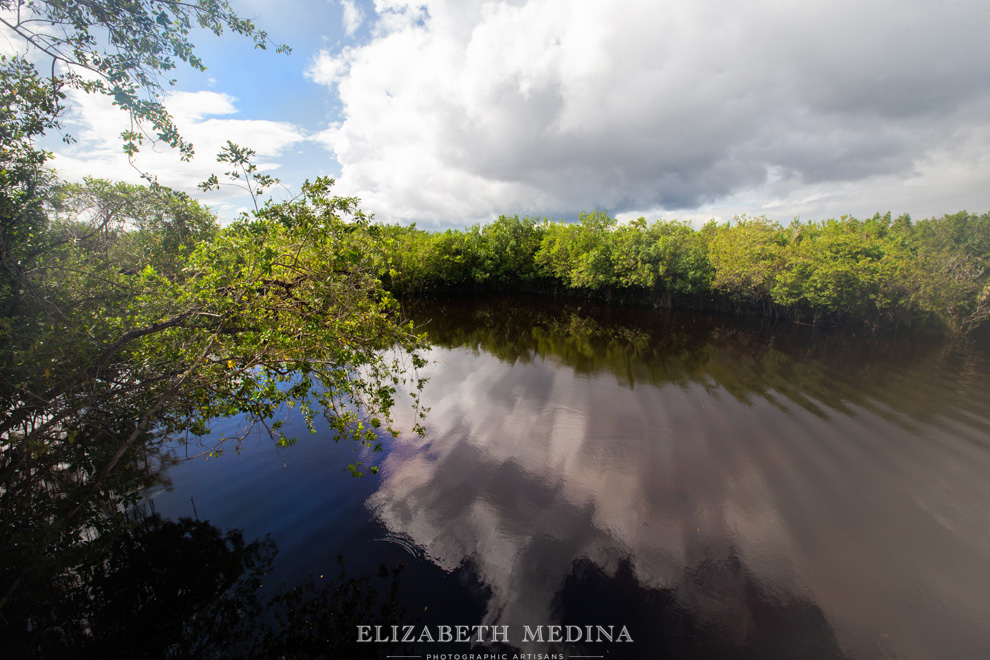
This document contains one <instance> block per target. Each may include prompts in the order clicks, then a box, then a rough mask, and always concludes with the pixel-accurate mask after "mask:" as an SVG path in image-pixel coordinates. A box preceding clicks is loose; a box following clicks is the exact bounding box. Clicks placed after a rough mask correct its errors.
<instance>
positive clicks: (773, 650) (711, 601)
mask: <svg viewBox="0 0 990 660" xmlns="http://www.w3.org/2000/svg"><path fill="white" fill-rule="evenodd" d="M554 605H555V610H556V613H557V616H559V617H560V622H561V624H562V625H564V626H569V625H570V626H578V627H580V628H584V627H585V626H589V625H590V626H595V625H603V626H608V625H613V626H615V628H616V629H618V628H619V627H620V626H626V627H627V628H628V629H629V631H630V634H631V635H633V637H634V639H635V649H636V651H635V652H631V653H628V655H627V651H626V649H623V656H624V657H629V658H634V657H635V658H652V659H656V660H661V659H664V658H734V659H739V660H745V659H747V658H752V659H753V660H768V659H771V658H804V659H807V660H825V659H832V658H842V657H843V654H842V652H841V651H840V650H839V647H838V644H837V643H836V641H835V636H834V634H833V632H832V629H831V627H830V626H829V624H828V621H827V619H826V617H825V614H824V613H823V612H822V610H821V608H820V607H818V605H817V604H815V603H814V602H813V601H810V600H808V599H806V598H802V597H800V596H797V595H794V594H789V593H780V592H779V591H772V590H770V589H769V588H768V587H767V586H766V585H765V584H763V583H761V581H760V580H759V578H758V577H757V576H756V575H754V574H753V572H752V571H750V570H749V569H748V568H747V567H746V565H745V564H744V563H743V561H742V559H741V558H740V556H739V555H738V554H737V553H735V552H732V553H730V554H729V556H727V557H724V558H719V559H716V558H714V557H708V558H706V559H704V560H702V561H701V562H699V563H698V564H696V565H694V566H692V567H690V568H688V569H687V570H685V571H684V573H683V574H682V575H681V577H680V579H679V580H677V581H676V582H675V583H674V585H673V586H672V587H670V588H662V589H649V588H644V587H642V586H641V585H640V584H639V582H638V580H637V579H636V576H635V574H634V570H633V567H632V565H631V564H630V562H628V561H624V562H622V563H621V564H620V565H619V567H618V570H616V572H615V574H614V575H608V574H607V573H605V572H604V571H603V570H602V569H601V568H600V567H598V566H597V565H596V564H595V563H594V562H592V561H590V560H588V559H581V560H578V561H575V563H574V571H573V572H572V573H571V575H570V576H568V578H567V579H566V580H565V582H564V585H563V588H562V589H561V590H560V592H558V594H557V595H556V597H555V599H554ZM578 648H579V649H581V651H582V652H585V653H588V654H593V653H601V652H602V650H601V649H602V646H596V645H594V644H591V645H583V646H578V647H571V648H570V649H569V650H570V651H571V654H572V655H577V654H578V652H579V651H577V650H576V649H578ZM596 649H597V650H596Z"/></svg>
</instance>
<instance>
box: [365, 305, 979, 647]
mask: <svg viewBox="0 0 990 660" xmlns="http://www.w3.org/2000/svg"><path fill="white" fill-rule="evenodd" d="M414 313H415V314H416V315H417V316H419V317H421V318H428V319H430V320H431V322H430V324H429V325H428V326H427V330H428V332H429V334H430V337H431V339H432V340H433V341H434V343H435V344H436V345H437V348H436V349H435V350H434V352H433V355H432V357H433V359H434V360H435V363H434V364H433V365H432V366H431V367H429V368H428V370H427V373H425V374H424V375H426V376H428V377H429V378H430V382H429V385H428V386H427V390H426V392H425V395H424V402H425V403H426V404H427V405H429V406H431V412H430V415H429V419H428V423H429V425H430V435H429V439H428V441H427V442H426V443H425V444H424V443H423V442H422V441H419V440H418V439H417V440H412V439H409V440H402V441H400V442H399V444H398V445H397V447H396V448H395V449H393V451H392V452H391V454H390V455H389V456H388V457H387V458H386V460H385V462H384V472H385V476H384V478H383V480H382V482H381V487H380V488H379V489H378V490H377V491H376V492H375V493H374V494H372V495H371V496H370V497H369V498H368V500H367V504H368V506H369V507H370V508H371V509H372V510H373V512H374V514H375V515H376V516H377V517H378V518H379V519H380V520H381V521H382V523H383V524H384V525H385V526H386V527H387V529H388V530H389V533H390V534H391V535H393V536H395V537H399V538H402V539H405V542H407V543H410V544H413V545H414V546H416V547H418V548H421V549H422V552H424V553H425V555H426V556H427V557H428V558H429V559H430V560H431V561H432V562H434V563H435V564H437V565H438V566H440V567H442V568H444V569H445V570H447V571H457V570H458V569H459V568H461V567H464V566H470V567H471V572H472V573H473V577H474V579H476V580H477V582H478V583H479V585H480V588H481V590H482V591H483V593H484V594H485V595H486V599H487V601H486V609H485V614H484V621H483V623H485V624H499V625H509V626H512V627H514V628H519V629H521V627H522V626H523V625H535V624H541V623H560V622H566V621H569V620H577V619H576V618H582V619H584V620H588V619H589V617H590V619H592V620H589V621H588V622H589V623H598V621H594V620H593V619H594V617H595V616H606V615H608V616H610V617H612V618H614V617H615V615H616V613H617V612H621V611H623V610H622V607H623V605H622V604H623V603H625V602H628V601H636V602H638V603H641V605H637V607H636V609H635V610H630V612H629V616H630V617H633V618H635V627H636V629H633V628H630V631H631V633H632V635H633V637H634V638H637V644H636V649H637V650H636V651H635V653H636V654H639V655H636V656H635V657H656V656H657V655H658V654H660V653H665V654H670V655H671V656H674V657H677V656H681V657H683V656H685V655H691V654H690V653H688V650H690V649H698V648H701V649H707V650H706V651H705V653H706V654H710V655H719V654H723V655H725V656H728V657H744V656H748V655H752V656H753V657H787V656H788V655H789V654H792V653H793V654H795V656H796V657H837V656H840V655H845V656H848V657H856V658H860V657H863V658H869V657H890V656H893V657H900V658H929V657H977V656H984V655H987V654H988V653H990V630H988V629H986V627H985V626H984V625H983V622H984V621H986V620H987V618H988V617H990V571H988V570H987V566H988V565H990V562H988V560H990V485H988V482H987V480H986V478H985V476H986V475H987V474H990V453H988V444H990V419H988V417H990V368H988V366H990V364H988V360H987V357H986V355H985V354H984V353H981V352H980V351H978V350H974V349H965V348H953V347H945V346H941V347H939V346H924V345H918V344H910V343H905V342H885V343H872V342H869V343H868V342H863V341H858V340H856V339H853V338H833V339H831V340H829V341H824V342H820V341H819V338H818V337H817V336H815V335H814V334H813V333H810V332H804V331H803V330H792V329H791V328H787V329H786V331H782V330H780V329H779V328H778V329H774V328H770V329H755V330H752V331H750V330H745V329H738V328H739V326H738V325H737V324H736V325H732V326H725V325H719V324H711V323H706V322H703V321H698V320H690V319H681V318H680V317H676V316H651V315H649V314H647V313H643V312H602V313H599V312H596V311H595V310H588V309H584V310H577V309H570V310H568V309H559V310H555V311H547V310H546V309H545V307H544V308H543V309H541V308H540V307H539V306H538V305H537V306H526V305H523V304H521V303H519V302H518V301H514V302H512V303H511V304H506V303H503V302H499V301H495V302H491V303H487V304H483V305H480V306H474V307H470V306H463V307H462V306H458V305H455V304H448V305H446V306H442V305H441V306H435V307H433V308H430V309H422V310H414ZM410 423H411V422H410ZM593 600H598V601H601V603H602V605H601V608H600V610H601V611H600V612H598V611H596V610H595V609H594V608H593V607H592V606H591V605H588V603H589V602H591V601H593ZM618 623H629V624H632V623H634V622H632V621H628V622H626V621H622V622H618ZM639 640H646V641H644V642H642V643H640V642H639ZM662 640H668V642H669V643H667V645H666V646H663V645H662V644H661V641H662ZM669 640H674V641H672V642H671V641H669ZM685 645H686V646H685ZM534 650H535V649H534ZM626 651H627V650H626V649H623V653H626ZM761 654H762V655H761ZM629 657H633V656H631V655H630V656H629Z"/></svg>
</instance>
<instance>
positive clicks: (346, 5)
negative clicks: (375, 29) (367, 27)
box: [340, 0, 364, 37]
mask: <svg viewBox="0 0 990 660" xmlns="http://www.w3.org/2000/svg"><path fill="white" fill-rule="evenodd" d="M340 4H341V7H343V9H344V17H343V21H344V32H345V33H346V34H347V36H349V37H353V36H354V33H355V32H357V30H358V28H359V27H361V23H363V22H364V12H363V11H361V8H360V7H358V6H357V2H356V1H355V0H340Z"/></svg>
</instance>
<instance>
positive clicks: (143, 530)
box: [0, 514, 404, 660]
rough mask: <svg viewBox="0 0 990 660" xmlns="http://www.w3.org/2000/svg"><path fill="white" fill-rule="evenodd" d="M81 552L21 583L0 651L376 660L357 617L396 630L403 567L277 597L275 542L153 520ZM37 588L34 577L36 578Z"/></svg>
mask: <svg viewBox="0 0 990 660" xmlns="http://www.w3.org/2000/svg"><path fill="white" fill-rule="evenodd" d="M122 523H124V524H122V525H121V527H120V528H119V529H118V530H117V531H116V533H114V534H107V535H104V536H102V537H100V538H97V539H94V540H92V541H91V542H90V543H87V544H85V545H84V546H80V547H78V548H76V553H75V556H74V560H75V562H74V564H73V565H72V567H71V569H69V570H67V571H65V572H63V573H62V574H60V575H58V576H57V577H56V578H54V579H51V580H49V581H48V582H47V583H45V584H44V586H43V587H42V588H38V587H36V588H33V589H21V590H19V591H17V592H16V593H15V595H14V596H13V599H14V600H13V601H12V602H11V603H10V606H9V607H8V608H7V609H6V610H5V612H4V618H3V621H2V622H0V639H2V643H0V646H2V647H3V650H4V654H3V655H4V657H18V658H52V657H101V658H116V657H120V658H232V657H240V658H272V657H280V658H339V659H341V660H351V659H357V660H360V659H361V658H377V657H378V654H379V651H381V650H382V649H383V648H384V647H383V646H381V645H377V646H376V647H371V645H368V644H357V642H356V636H355V634H354V631H355V630H356V626H357V625H358V624H372V625H391V624H393V623H398V622H399V621H401V620H402V619H403V618H404V610H403V609H402V608H401V607H400V606H399V605H398V590H399V577H400V575H401V573H402V571H403V568H404V567H403V566H402V565H400V566H397V567H394V568H392V569H391V570H388V569H386V568H385V567H384V566H382V567H381V568H380V571H379V574H378V576H377V578H373V577H372V576H360V577H352V576H350V575H348V573H347V571H346V569H345V566H344V560H343V558H342V557H338V566H339V573H338V574H337V575H336V576H326V579H324V576H322V575H321V576H319V577H316V576H310V577H308V578H306V579H304V580H302V581H300V582H297V583H295V584H294V585H293V586H291V587H283V588H282V589H281V590H280V591H279V592H278V593H277V594H276V595H275V596H274V597H272V598H270V599H267V601H266V599H264V598H263V597H262V593H263V591H262V589H261V587H262V581H263V579H264V576H265V575H266V574H267V573H268V572H269V570H270V568H271V565H272V561H273V560H274V558H275V555H276V554H277V552H278V549H277V547H276V545H275V543H274V541H272V539H271V538H270V537H267V536H266V537H265V538H263V539H261V540H256V541H252V542H250V543H249V542H246V541H245V539H244V535H243V533H242V532H241V531H240V530H230V531H227V532H224V531H222V530H221V529H219V528H218V527H216V526H214V525H212V524H210V523H209V522H207V521H201V520H193V519H190V518H180V519H179V520H174V521H173V520H166V519H163V518H162V517H160V516H158V515H157V514H155V515H150V516H134V517H129V518H127V519H126V521H124V520H122ZM35 585H37V583H35Z"/></svg>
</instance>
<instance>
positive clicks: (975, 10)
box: [308, 0, 990, 224]
mask: <svg viewBox="0 0 990 660" xmlns="http://www.w3.org/2000/svg"><path fill="white" fill-rule="evenodd" d="M375 11H376V23H375V25H374V29H373V33H372V37H371V38H370V39H369V40H368V41H367V42H365V43H363V44H361V45H357V46H350V47H347V48H345V49H343V50H341V51H339V52H331V51H327V50H324V51H321V52H320V53H319V54H318V55H317V56H316V57H315V58H314V59H313V61H312V62H311V65H310V67H309V70H308V75H309V76H310V78H311V79H313V80H314V81H316V82H318V83H320V84H323V85H326V86H327V87H328V88H330V89H331V90H332V91H333V92H334V93H336V94H339V97H340V101H341V103H342V107H343V115H342V117H341V118H340V120H339V121H337V122H335V123H334V124H333V125H331V126H330V127H329V128H327V130H325V131H324V132H323V133H321V134H320V135H319V139H320V140H321V141H322V142H323V143H324V144H325V145H326V147H327V148H328V149H330V150H331V151H332V152H333V153H334V155H335V156H336V158H337V160H338V161H339V163H340V167H341V173H342V175H341V177H340V185H341V188H342V189H345V190H346V191H347V192H348V193H352V194H357V195H359V196H361V197H362V198H363V199H364V201H365V206H366V207H368V208H369V210H372V211H375V212H377V213H378V214H379V217H383V216H384V217H387V218H390V219H407V220H419V221H436V222H443V223H448V222H453V223H455V224H456V223H460V222H471V221H474V220H477V219H484V218H487V217H490V216H491V215H492V214H496V213H499V212H522V213H534V214H543V213H554V212H568V211H574V210H578V209H590V208H595V207H597V208H607V209H609V210H611V211H613V212H619V213H625V214H635V213H637V212H649V213H660V214H669V213H671V212H675V211H680V212H681V214H680V215H681V216H682V217H683V216H684V215H685V214H688V215H690V214H692V213H705V212H722V211H725V210H727V209H728V205H730V204H737V205H740V206H737V207H736V209H735V212H766V213H770V214H774V215H782V216H788V215H796V214H805V215H806V214H827V213H830V214H835V213H845V212H858V213H867V212H869V213H872V212H873V210H877V209H879V208H883V207H884V205H886V206H887V207H890V206H896V205H899V204H901V203H902V202H904V201H905V198H904V197H902V196H901V195H902V194H903V193H904V192H905V190H907V194H908V201H912V202H915V203H916V204H917V205H918V206H920V207H922V208H921V209H919V208H918V206H915V207H914V208H907V209H903V210H911V211H914V212H915V213H916V214H918V213H925V212H929V209H930V212H932V213H934V212H938V211H954V210H957V207H958V206H959V205H966V204H968V205H970V206H971V207H972V206H973V205H976V207H977V208H979V207H981V206H982V207H985V206H987V205H988V203H990V197H988V196H987V195H986V193H985V192H983V191H986V190H988V189H990V187H988V184H990V174H988V172H990V168H988V167H987V165H988V164H990V163H988V162H987V157H986V156H984V155H983V154H986V153H988V151H990V150H988V149H987V147H990V130H988V129H990V120H988V119H987V117H990V113H988V112H987V110H990V68H987V67H986V66H985V63H986V62H987V61H990V39H988V38H987V37H988V36H990V35H988V32H990V28H988V23H987V13H986V12H985V10H984V9H982V8H981V7H980V6H979V5H978V4H977V3H970V4H965V3H956V4H952V5H944V6H940V7H939V8H938V9H937V10H936V9H935V8H933V7H932V5H931V3H928V2H924V1H923V0H901V1H898V2H894V1H893V0H879V1H878V2H873V3H868V4H866V5H864V4H863V3H859V2H852V1H851V0H838V1H834V0H833V1H831V2H827V3H826V2H822V1H819V0H814V1H812V2H805V3H797V4H795V3H783V2H778V1H776V0H761V1H760V2H755V3H749V4H747V5H745V6H741V5H738V4H730V3H725V2H723V1H721V0H692V1H691V2H668V3H642V2H636V1H634V0H616V1H615V2H610V3H602V2H592V1H591V0H525V1H516V2H495V1H482V0H456V1H454V0H376V2H375ZM966 155H970V156H971V155H975V156H976V158H977V160H976V161H975V162H972V161H970V162H969V163H968V166H967V165H962V163H963V162H964V161H963V157H964V156H966ZM946 183H950V184H951V185H949V187H948V189H947V188H945V186H944V184H946ZM730 215H731V213H730Z"/></svg>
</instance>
